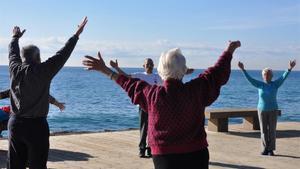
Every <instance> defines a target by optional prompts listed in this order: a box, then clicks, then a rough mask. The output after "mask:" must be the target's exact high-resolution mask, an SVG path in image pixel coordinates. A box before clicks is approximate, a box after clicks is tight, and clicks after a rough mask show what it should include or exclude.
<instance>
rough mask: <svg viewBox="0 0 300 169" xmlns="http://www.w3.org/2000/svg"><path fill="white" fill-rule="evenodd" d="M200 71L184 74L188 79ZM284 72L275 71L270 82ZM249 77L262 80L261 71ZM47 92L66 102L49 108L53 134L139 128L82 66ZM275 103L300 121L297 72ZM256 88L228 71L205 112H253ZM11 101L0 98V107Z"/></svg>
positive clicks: (118, 94) (3, 77)
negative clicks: (210, 109) (222, 84)
mask: <svg viewBox="0 0 300 169" xmlns="http://www.w3.org/2000/svg"><path fill="white" fill-rule="evenodd" d="M124 70H125V72H128V73H133V72H142V71H143V69H139V68H124ZM203 71H204V70H195V72H194V73H193V74H191V75H187V76H186V77H185V78H184V81H185V82H186V81H188V80H190V79H192V78H195V77H197V75H198V74H199V73H201V72H203ZM282 73H283V71H274V79H276V78H278V77H279V76H281V75H282ZM249 74H250V75H251V76H253V77H254V78H256V79H259V80H262V79H261V71H258V70H251V71H249ZM8 87H9V75H8V68H7V66H0V90H5V89H7V88H8ZM50 94H51V95H52V96H54V97H55V98H56V99H57V100H59V101H61V102H65V103H66V109H65V110H64V111H63V112H60V111H59V109H58V108H56V107H54V106H53V105H50V111H49V114H48V121H49V126H50V130H51V132H83V131H91V132H94V131H105V130H125V129H129V128H138V107H137V106H136V105H133V104H131V102H130V99H129V98H128V96H127V94H126V93H125V92H124V91H123V90H122V89H121V88H120V87H119V86H118V85H117V84H116V83H115V82H113V81H111V80H109V78H107V77H105V76H103V75H101V74H100V73H98V72H93V71H92V72H90V71H86V70H84V69H83V68H81V67H65V68H63V69H62V70H61V71H60V72H59V73H58V74H57V75H56V77H55V78H54V79H53V81H52V84H51V90H50ZM277 96H278V97H277V98H278V104H279V107H280V109H281V110H282V116H281V117H279V121H300V104H299V103H300V72H299V71H292V72H291V74H290V75H289V77H288V78H287V80H286V81H285V83H284V84H283V85H282V86H281V87H280V89H279V91H278V95H277ZM257 100H258V92H257V89H256V88H254V87H253V86H251V85H250V84H249V82H248V81H247V80H246V79H245V77H244V75H243V74H242V72H241V71H239V70H232V73H231V76H230V80H229V81H228V83H227V84H226V85H225V86H223V87H222V90H221V94H220V96H219V98H218V100H217V101H216V102H215V103H214V104H212V105H211V106H209V107H208V108H256V105H257ZM8 104H9V100H8V99H6V100H0V106H4V105H8ZM229 122H230V123H241V122H242V119H241V118H231V119H230V120H229Z"/></svg>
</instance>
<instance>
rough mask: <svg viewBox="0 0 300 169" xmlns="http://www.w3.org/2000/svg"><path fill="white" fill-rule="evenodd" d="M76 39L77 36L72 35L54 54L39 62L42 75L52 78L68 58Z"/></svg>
mask: <svg viewBox="0 0 300 169" xmlns="http://www.w3.org/2000/svg"><path fill="white" fill-rule="evenodd" d="M77 41H78V36H76V35H74V36H72V37H71V38H70V39H69V40H68V41H67V43H66V44H65V46H64V47H63V48H61V49H60V50H59V51H58V52H56V54H55V55H54V56H52V57H51V58H49V59H48V60H46V61H45V62H43V63H42V64H40V69H41V70H42V71H41V73H42V76H44V77H46V78H49V79H52V78H53V77H54V76H55V75H56V74H57V72H58V71H59V70H60V69H61V68H62V67H63V65H64V64H65V63H66V62H67V60H68V59H69V57H70V55H71V53H72V51H73V49H74V48H75V45H76V43H77Z"/></svg>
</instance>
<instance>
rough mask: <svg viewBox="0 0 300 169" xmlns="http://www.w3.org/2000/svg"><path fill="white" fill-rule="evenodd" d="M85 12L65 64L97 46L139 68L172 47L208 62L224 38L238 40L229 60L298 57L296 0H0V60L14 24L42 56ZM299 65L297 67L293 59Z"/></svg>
mask: <svg viewBox="0 0 300 169" xmlns="http://www.w3.org/2000/svg"><path fill="white" fill-rule="evenodd" d="M84 16H88V19H89V22H88V25H87V26H86V29H85V31H84V32H83V34H82V35H81V37H80V40H79V42H78V45H77V47H76V48H75V50H74V52H73V55H72V56H71V58H70V59H69V61H68V62H67V64H66V65H68V66H81V61H82V56H83V55H86V54H89V55H95V54H96V52H97V51H98V50H101V51H102V53H103V56H104V58H105V60H107V61H108V60H110V59H116V58H117V59H118V60H119V64H120V66H123V67H140V66H141V65H142V63H143V60H144V58H146V57H151V58H153V59H154V62H155V64H156V65H157V62H158V58H159V56H160V53H161V52H163V51H166V50H168V49H170V48H174V47H180V48H181V49H182V52H183V54H184V55H185V56H186V58H187V64H188V66H189V67H193V68H207V67H208V66H211V65H212V64H214V62H215V61H216V60H217V57H218V55H220V54H221V52H222V51H223V49H224V48H225V47H226V45H227V41H228V40H237V39H239V40H241V42H242V48H240V49H239V50H238V51H237V52H236V53H235V55H234V59H233V61H232V67H233V68H237V66H236V65H237V61H239V60H240V61H243V62H244V64H245V67H246V68H248V69H262V68H264V67H271V68H273V69H279V70H282V69H286V68H287V67H288V62H289V60H291V59H297V60H298V63H299V64H300V0H273V1H261V0H251V1H250V0H248V1H246V0H243V1H241V0H210V1H204V0H203V1H201V0H182V1H180V0H177V1H175V0H173V1H171V0H164V1H162V0H160V1H159V0H152V1H149V0H148V1H146V0H126V1H124V0H102V1H100V0H85V1H74V0H51V1H50V0H43V1H41V0H26V1H17V0H1V1H0V21H1V24H0V25H1V26H0V58H1V59H0V64H1V65H5V64H7V44H8V43H9V40H10V35H11V29H12V27H13V26H14V25H19V26H20V27H21V28H26V29H27V32H26V34H25V35H24V37H23V38H22V40H21V41H20V43H21V45H25V44H29V43H33V44H35V45H37V46H39V47H40V48H41V55H42V59H43V60H45V59H47V58H48V57H50V56H51V55H52V54H53V53H55V51H56V50H58V49H59V48H60V47H61V46H62V45H63V44H64V42H65V41H66V40H67V39H68V37H70V36H71V35H72V34H73V33H74V31H75V30H76V25H77V24H78V23H79V22H80V20H81V19H82V18H83V17H84ZM296 69H297V70H300V66H299V65H297V66H296Z"/></svg>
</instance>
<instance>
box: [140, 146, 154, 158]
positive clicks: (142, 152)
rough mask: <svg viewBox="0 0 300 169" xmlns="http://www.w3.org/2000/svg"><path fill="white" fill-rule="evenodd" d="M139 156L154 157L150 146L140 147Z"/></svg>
mask: <svg viewBox="0 0 300 169" xmlns="http://www.w3.org/2000/svg"><path fill="white" fill-rule="evenodd" d="M139 157H140V158H150V157H152V154H151V149H150V147H147V148H140V152H139Z"/></svg>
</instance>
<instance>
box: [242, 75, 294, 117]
mask: <svg viewBox="0 0 300 169" xmlns="http://www.w3.org/2000/svg"><path fill="white" fill-rule="evenodd" d="M243 72H244V75H245V76H246V78H247V80H248V81H249V82H250V83H251V84H252V85H253V86H254V87H256V88H258V105H257V109H259V110H260V111H272V110H277V109H278V104H277V99H276V97H277V90H278V88H279V87H280V86H281V85H282V83H283V82H284V81H285V79H286V78H287V77H288V75H289V73H290V72H289V71H285V72H284V73H283V75H282V76H281V77H280V78H278V79H277V80H275V81H271V82H270V83H265V82H262V81H259V80H255V79H253V78H252V77H251V76H250V75H249V74H248V73H247V72H246V70H244V71H243Z"/></svg>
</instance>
